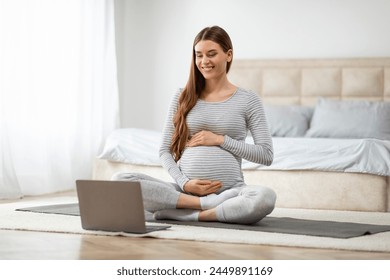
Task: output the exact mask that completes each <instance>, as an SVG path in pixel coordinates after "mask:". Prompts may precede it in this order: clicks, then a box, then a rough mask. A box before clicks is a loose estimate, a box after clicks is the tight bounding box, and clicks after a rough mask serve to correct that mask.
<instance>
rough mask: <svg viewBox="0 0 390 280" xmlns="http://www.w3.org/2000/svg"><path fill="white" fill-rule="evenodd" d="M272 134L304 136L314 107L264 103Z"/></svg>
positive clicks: (277, 135) (276, 135)
mask: <svg viewBox="0 0 390 280" xmlns="http://www.w3.org/2000/svg"><path fill="white" fill-rule="evenodd" d="M264 111H265V114H266V117H267V121H268V125H269V128H270V131H271V135H272V136H275V137H302V136H304V135H305V133H306V131H307V130H308V128H309V124H310V119H311V116H312V114H313V108H312V107H305V106H299V105H264Z"/></svg>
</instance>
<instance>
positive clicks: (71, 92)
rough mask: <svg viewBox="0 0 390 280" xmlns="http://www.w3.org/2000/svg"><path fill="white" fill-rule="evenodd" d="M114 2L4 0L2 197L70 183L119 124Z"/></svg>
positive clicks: (88, 167) (0, 37)
mask: <svg viewBox="0 0 390 280" xmlns="http://www.w3.org/2000/svg"><path fill="white" fill-rule="evenodd" d="M113 9H114V7H113V0H90V1H88V0H16V1H13V0H9V1H8V0H0V199H2V198H15V197H21V196H23V195H38V194H43V193H51V192H58V191H62V190H67V189H71V188H73V187H74V185H75V182H74V181H75V180H76V179H80V178H90V177H91V172H92V163H93V159H94V158H95V157H96V156H97V154H98V153H99V151H100V149H101V148H102V145H103V141H104V139H105V138H106V136H107V134H108V133H110V132H111V131H112V130H113V129H115V128H117V127H118V126H119V112H118V110H119V106H118V89H117V79H116V57H115V34H114V10H113Z"/></svg>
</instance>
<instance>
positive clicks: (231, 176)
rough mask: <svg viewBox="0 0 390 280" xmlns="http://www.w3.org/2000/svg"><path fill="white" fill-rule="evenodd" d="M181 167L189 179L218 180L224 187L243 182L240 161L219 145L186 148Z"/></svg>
mask: <svg viewBox="0 0 390 280" xmlns="http://www.w3.org/2000/svg"><path fill="white" fill-rule="evenodd" d="M180 169H181V171H182V172H183V173H184V174H185V175H186V176H187V177H188V178H189V179H207V180H218V181H221V182H222V185H223V189H225V188H230V187H232V186H236V185H237V184H243V177H242V172H241V166H240V163H239V161H237V159H236V158H235V157H234V156H233V155H232V154H231V153H229V152H228V151H226V150H224V149H222V148H220V147H217V146H198V147H190V148H186V149H185V150H184V153H183V155H182V157H181V159H180Z"/></svg>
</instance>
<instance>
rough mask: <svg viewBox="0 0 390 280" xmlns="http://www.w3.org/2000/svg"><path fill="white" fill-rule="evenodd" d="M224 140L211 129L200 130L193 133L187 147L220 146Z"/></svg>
mask: <svg viewBox="0 0 390 280" xmlns="http://www.w3.org/2000/svg"><path fill="white" fill-rule="evenodd" d="M223 142H224V137H223V136H222V135H218V134H215V133H213V132H211V131H207V130H202V131H200V132H198V133H196V134H194V135H193V136H192V137H191V139H190V140H189V141H188V142H187V147H196V146H220V145H222V144H223Z"/></svg>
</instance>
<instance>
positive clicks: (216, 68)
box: [194, 40, 232, 80]
mask: <svg viewBox="0 0 390 280" xmlns="http://www.w3.org/2000/svg"><path fill="white" fill-rule="evenodd" d="M194 51H195V63H196V67H197V68H198V70H199V71H200V73H202V75H203V77H204V78H205V79H206V80H208V79H217V78H220V77H221V76H224V75H226V66H227V63H228V62H230V61H231V60H232V50H228V51H227V52H224V51H223V49H222V48H221V46H220V45H219V44H218V43H215V42H214V41H211V40H202V41H199V42H198V43H197V44H196V45H195V48H194Z"/></svg>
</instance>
